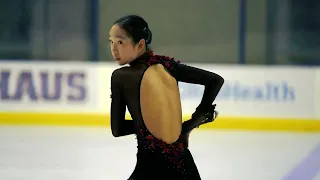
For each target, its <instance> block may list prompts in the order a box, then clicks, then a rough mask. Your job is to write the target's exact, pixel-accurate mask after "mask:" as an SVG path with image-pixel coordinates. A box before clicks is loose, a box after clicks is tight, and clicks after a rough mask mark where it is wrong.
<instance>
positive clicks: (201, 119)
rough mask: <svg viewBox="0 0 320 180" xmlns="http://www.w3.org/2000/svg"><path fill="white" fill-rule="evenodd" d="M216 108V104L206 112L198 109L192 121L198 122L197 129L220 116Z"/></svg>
mask: <svg viewBox="0 0 320 180" xmlns="http://www.w3.org/2000/svg"><path fill="white" fill-rule="evenodd" d="M215 108H216V104H213V105H211V106H210V107H208V108H206V109H205V110H200V109H197V110H196V112H194V113H193V114H192V116H191V117H192V118H191V119H192V120H193V121H196V123H197V127H199V126H200V125H202V124H206V123H209V122H213V121H214V120H215V119H216V118H217V116H218V112H217V111H216V110H215Z"/></svg>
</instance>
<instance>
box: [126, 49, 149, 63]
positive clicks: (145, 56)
mask: <svg viewBox="0 0 320 180" xmlns="http://www.w3.org/2000/svg"><path fill="white" fill-rule="evenodd" d="M151 56H153V51H151V50H148V51H144V52H141V53H139V55H138V57H137V58H136V59H135V60H133V61H132V62H130V63H129V64H130V65H134V64H139V62H141V60H145V59H148V58H150V57H151Z"/></svg>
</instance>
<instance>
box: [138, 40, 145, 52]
mask: <svg viewBox="0 0 320 180" xmlns="http://www.w3.org/2000/svg"><path fill="white" fill-rule="evenodd" d="M145 47H146V41H145V40H144V39H141V40H140V41H139V42H138V51H141V50H144V49H145Z"/></svg>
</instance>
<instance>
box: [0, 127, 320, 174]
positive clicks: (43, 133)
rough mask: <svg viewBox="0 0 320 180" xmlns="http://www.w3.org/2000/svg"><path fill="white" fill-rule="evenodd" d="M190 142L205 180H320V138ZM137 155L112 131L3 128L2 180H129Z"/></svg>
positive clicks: (219, 136) (204, 136)
mask: <svg viewBox="0 0 320 180" xmlns="http://www.w3.org/2000/svg"><path fill="white" fill-rule="evenodd" d="M190 138H191V139H190V150H191V152H192V153H193V156H194V158H195V161H196V163H197V165H198V168H199V171H200V173H201V176H202V179H203V180H311V179H314V180H320V173H319V169H320V150H317V149H320V147H319V146H320V134H297V133H271V132H264V133H262V132H240V131H239V132H236V131H221V130H210V131H209V130H197V131H195V132H193V134H191V137H190ZM135 154H136V140H135V137H134V136H127V137H122V138H117V139H116V138H114V137H112V135H111V133H110V130H109V129H108V128H70V127H68V128H58V127H9V126H8V127H6V126H1V127H0V180H126V179H127V178H128V177H129V175H130V174H131V172H132V170H133V168H134V166H135V162H136V160H135ZM290 174H291V175H290ZM292 174H293V175H292ZM285 177H287V178H285ZM301 177H303V179H301Z"/></svg>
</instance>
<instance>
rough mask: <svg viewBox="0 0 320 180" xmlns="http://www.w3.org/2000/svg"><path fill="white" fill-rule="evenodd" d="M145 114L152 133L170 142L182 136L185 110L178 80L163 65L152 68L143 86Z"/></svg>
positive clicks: (142, 110) (143, 111)
mask: <svg viewBox="0 0 320 180" xmlns="http://www.w3.org/2000/svg"><path fill="white" fill-rule="evenodd" d="M140 104H141V114H142V117H143V120H144V123H145V125H146V127H147V129H148V130H149V131H150V133H151V134H152V135H153V136H155V137H156V138H158V139H161V140H163V141H165V142H166V143H173V142H175V141H176V140H177V139H178V138H179V136H180V133H181V124H182V109H181V100H180V93H179V87H178V83H177V81H176V79H175V78H174V77H172V76H171V74H170V73H169V72H167V70H166V69H165V68H164V66H163V65H161V64H156V65H152V66H150V67H149V68H148V69H147V70H146V71H145V73H144V75H143V78H142V80H141V86H140Z"/></svg>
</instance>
